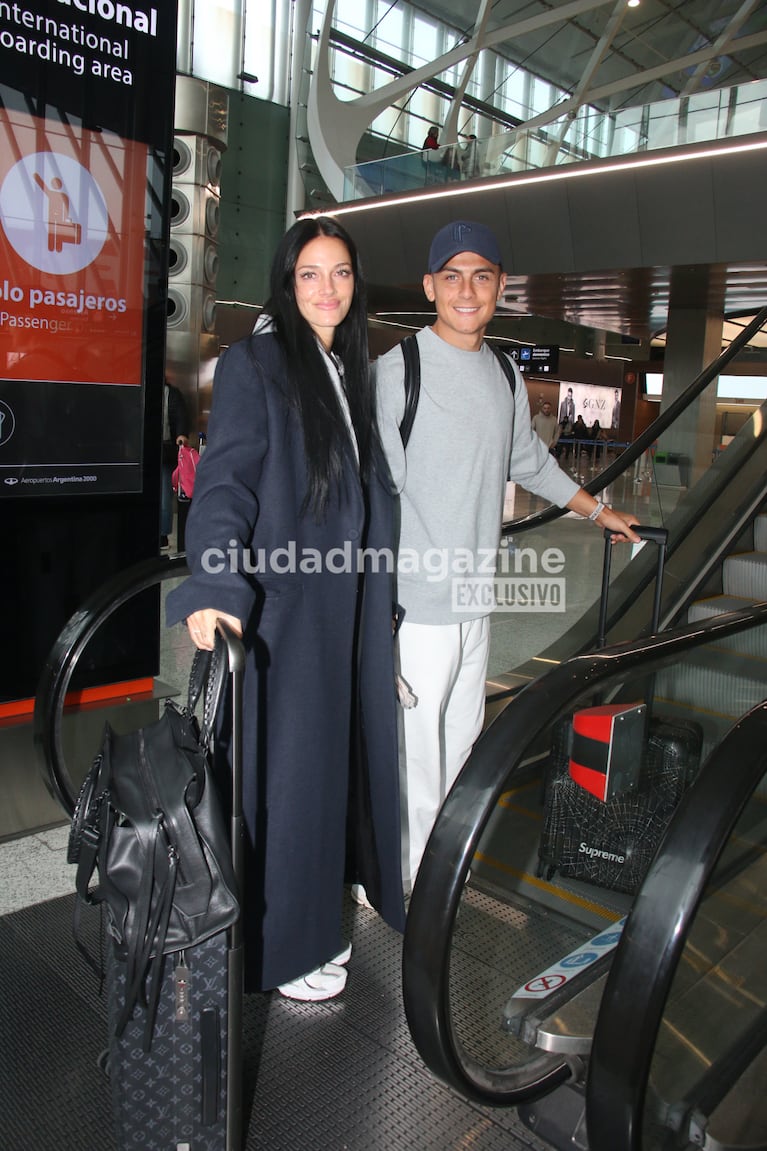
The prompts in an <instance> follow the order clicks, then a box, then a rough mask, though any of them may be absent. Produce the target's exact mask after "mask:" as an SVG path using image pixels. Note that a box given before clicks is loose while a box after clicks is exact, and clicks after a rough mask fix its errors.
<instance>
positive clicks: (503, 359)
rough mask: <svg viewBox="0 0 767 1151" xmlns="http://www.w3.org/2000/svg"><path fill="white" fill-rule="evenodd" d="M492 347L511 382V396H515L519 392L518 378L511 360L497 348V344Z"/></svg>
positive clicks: (491, 345)
mask: <svg viewBox="0 0 767 1151" xmlns="http://www.w3.org/2000/svg"><path fill="white" fill-rule="evenodd" d="M490 347H491V348H492V349H493V351H494V352H495V358H496V359H497V360H498V363H499V364H500V365H501V367H502V368H503V372H504V375H505V376H506V379H507V380H508V381H509V387H510V388H511V394H512V396H513V395H514V394H515V392H516V390H517V377H516V376H515V375H514V368H513V367H512V365H511V360H510V359H509V357H508V356H507V355H506V353H505V352H504V351H502V349H501V348H499V347H498V346H497V344H490Z"/></svg>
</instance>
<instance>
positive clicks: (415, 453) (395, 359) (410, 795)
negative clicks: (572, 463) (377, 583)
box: [375, 220, 639, 888]
mask: <svg viewBox="0 0 767 1151" xmlns="http://www.w3.org/2000/svg"><path fill="white" fill-rule="evenodd" d="M426 269H427V270H426V274H425V275H424V277H423V289H424V293H425V295H426V298H427V299H428V300H429V301H430V302H431V303H432V304H433V305H434V307H435V310H436V319H435V321H434V324H433V325H432V326H431V327H427V328H423V329H422V330H421V331H420V332H419V333H418V335H417V337H416V339H417V345H418V351H419V356H420V364H421V388H420V398H419V401H418V408H417V410H416V413H415V419H414V421H413V424H412V430H411V434H410V439H409V441H408V444H407V449H405V447H404V446H403V442H402V437H401V435H400V424H401V422H402V419H403V415H404V411H405V389H404V379H405V370H404V360H403V354H402V350H401V349H400V348H399V347H395V348H393V349H392V350H391V351H389V352H387V353H386V355H384V356H382V357H381V358H380V359H379V360H378V361H377V362H376V366H375V367H376V370H375V376H376V387H377V403H378V413H379V425H380V429H381V437H382V439H383V444H384V450H385V451H386V454H387V458H388V460H389V467H390V469H391V474H392V479H393V481H394V484H395V487H396V489H397V491H398V492H399V498H400V525H401V526H400V539H399V564H398V586H397V600H398V602H399V603H400V604H401V605H402V608H403V609H404V616H403V619H402V623H401V626H400V628H399V632H398V645H399V665H400V674H401V677H402V679H403V680H404V682H405V684H406V685H407V686H408V688H409V689H410V691H411V693H412V697H413V698H414V699H415V701H416V703H415V706H411V707H409V708H405V709H403V712H402V715H403V726H404V757H403V759H402V760H401V768H400V771H401V783H402V787H403V789H404V790H405V791H406V800H407V842H406V844H405V846H404V850H403V868H404V873H405V874H404V882H405V886H406V888H407V887H408V886H411V885H412V884H413V883H414V882H415V878H416V875H417V872H418V868H419V866H420V863H421V858H422V856H423V852H424V850H425V847H426V842H427V840H428V838H429V835H430V833H431V829H432V826H433V824H434V820H435V819H436V817H437V814H438V812H439V809H440V806H441V804H442V802H443V800H444V798H445V795H446V794H447V792H448V791H449V789H450V788H451V787H452V785H453V783H454V782H455V780H456V778H457V776H458V773H459V771H460V770H461V767H462V766H463V764H464V762H465V761H466V759H467V757H468V755H469V753H470V752H471V749H472V746H473V744H474V742H475V740H476V739H477V736H478V735H479V733H480V731H481V728H482V723H483V720H484V713H485V681H486V678H487V665H488V655H489V647H490V625H489V624H490V621H489V615H490V612H491V611H492V606H487V600H486V598H485V597H484V596H482V595H479V594H477V595H475V594H473V593H474V592H475V591H477V592H479V591H481V590H482V588H483V587H484V588H485V589H486V588H487V587H488V581H489V582H490V583H492V582H493V575H494V567H493V572H492V573H491V574H490V575H489V576H488V575H483V576H480V575H478V574H477V573H481V572H483V571H486V570H487V569H486V567H484V566H483V557H484V559H486V557H487V556H488V555H490V556H491V557H495V556H496V555H497V552H498V546H499V543H500V533H501V520H502V510H503V502H504V494H505V489H506V479H507V476H508V477H509V478H510V479H511V480H512V481H514V482H516V483H519V484H521V485H522V486H523V487H525V488H526V489H527V490H528V491H531V492H534V493H535V494H537V495H541V496H543V497H544V498H545V499H547V500H550V501H551V502H552V503H554V504H557V505H559V506H560V507H567V508H570V509H571V510H572V511H575V512H577V513H578V514H579V515H581V516H583V517H584V518H585V519H586V520H590V521H591V522H592V523H596V524H598V526H599V527H601V528H609V529H610V531H612V532H614V533H615V539H616V540H631V541H632V542H634V543H636V542H637V541H638V538H639V537H638V536H637V535H636V534H635V533H634V532H633V531H632V526H631V525H632V522H636V521H635V520H633V518H632V517H628V516H624V515H622V514H621V513H619V512H617V511H614V510H613V509H612V508H609V507H607V506H606V504H604V503H603V502H602V501H601V500H598V499H595V497H594V496H592V495H589V494H588V492H586V491H584V490H583V489H582V488H579V487H578V485H577V484H576V483H575V482H574V481H573V480H572V479H571V478H570V477H569V476H568V475H566V473H565V472H563V471H562V470H561V469H560V468H559V466H558V465H557V463H556V461H555V459H554V457H553V456H552V455H551V454H550V453H549V452H548V450H547V449H546V447H545V446H544V444H543V443H542V442H541V440H540V438H539V437H538V436H537V435H536V434H535V432H534V431H533V428H532V424H531V421H530V405H529V403H528V399H527V392H526V390H525V385H524V382H523V380H522V376H521V375H520V373H519V370H518V369H517V368H516V366H515V365H514V364H513V361H510V363H511V364H512V368H513V371H514V376H515V378H516V385H515V389H514V392H513V393H512V390H511V388H510V386H509V381H508V379H507V376H506V373H505V372H504V370H503V368H502V367H501V365H500V363H499V362H498V360H497V358H496V355H495V353H494V352H493V351H492V349H491V348H490V347H489V346H488V345H487V344H486V343H485V339H484V336H485V331H486V329H487V325H488V324H489V323H490V321H491V320H492V318H493V316H494V314H495V309H496V305H497V303H498V301H499V300H500V299H501V297H502V295H503V291H504V287H505V284H506V276H505V275H504V272H503V266H502V257H501V251H500V248H499V246H498V241H497V239H496V237H495V235H494V234H493V232H492V231H491V230H490V229H489V228H488V227H487V226H486V225H484V224H481V223H477V222H475V221H471V220H456V221H454V222H452V223H450V224H447V225H446V226H445V227H443V228H440V229H439V231H438V232H437V233H436V235H435V236H434V239H433V240H432V243H431V247H430V250H429V255H428V260H427V264H426ZM467 557H472V564H471V565H468V559H467ZM434 558H438V559H439V560H440V566H439V569H438V570H436V571H435V564H434V562H433V559H434ZM442 561H444V562H442ZM469 566H470V570H468V572H467V567H469ZM493 602H494V600H493Z"/></svg>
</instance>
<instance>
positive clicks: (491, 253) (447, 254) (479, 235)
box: [427, 220, 503, 274]
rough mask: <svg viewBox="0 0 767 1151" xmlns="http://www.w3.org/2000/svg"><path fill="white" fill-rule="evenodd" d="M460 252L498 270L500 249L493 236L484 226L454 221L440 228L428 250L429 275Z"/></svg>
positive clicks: (501, 261)
mask: <svg viewBox="0 0 767 1151" xmlns="http://www.w3.org/2000/svg"><path fill="white" fill-rule="evenodd" d="M460 252H474V254H475V255H478V256H483V257H484V258H485V259H486V260H488V261H489V262H490V263H491V264H497V265H498V267H499V268H500V267H501V265H502V263H503V260H502V259H501V249H500V248H499V247H498V241H497V240H496V238H495V235H494V234H493V233H492V232H491V231H490V229H489V228H488V227H487V225H486V224H478V223H476V222H475V221H472V220H456V221H455V222H454V223H452V224H446V225H445V227H444V228H440V230H439V231H438V232H437V234H436V236H435V237H434V239H433V240H432V242H431V247H430V248H429V261H428V264H427V268H428V271H429V273H430V274H433V273H434V272H439V271H440V270H441V269H442V268H444V266H445V264H446V263H447V262H448V260H450V259H451V258H452V257H453V256H457V255H458V254H459V253H460Z"/></svg>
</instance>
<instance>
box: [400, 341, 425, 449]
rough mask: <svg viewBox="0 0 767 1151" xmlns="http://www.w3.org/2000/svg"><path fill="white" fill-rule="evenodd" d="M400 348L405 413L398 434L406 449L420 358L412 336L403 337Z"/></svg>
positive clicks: (416, 395)
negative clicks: (403, 376) (402, 359)
mask: <svg viewBox="0 0 767 1151" xmlns="http://www.w3.org/2000/svg"><path fill="white" fill-rule="evenodd" d="M400 347H401V348H402V356H403V358H404V360H405V411H404V414H403V416H402V423H401V424H400V426H399V434H400V436H401V437H402V446H403V448H406V447H407V442H408V440H409V439H410V432H411V431H412V428H413V420H414V419H415V413H416V408H417V407H418V397H419V395H420V392H421V357H420V356H419V354H418V343H417V341H416V338H415V336H414V335H411V336H405V338H404V340H403V341H402V343H401V345H400Z"/></svg>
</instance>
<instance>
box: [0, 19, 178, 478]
mask: <svg viewBox="0 0 767 1151" xmlns="http://www.w3.org/2000/svg"><path fill="white" fill-rule="evenodd" d="M167 17H168V18H166V16H165V15H164V14H163V9H155V8H151V7H146V6H144V5H140V4H139V5H136V4H131V3H114V2H112V0H47V2H38V3H34V2H31V0H30V2H28V3H13V4H8V3H4V2H2V0H0V498H18V497H23V496H34V495H44V496H57V495H73V494H78V495H89V494H104V493H125V492H141V491H142V486H143V483H144V475H145V467H144V463H145V461H144V459H143V455H144V449H145V436H144V423H145V404H146V382H147V372H148V364H149V360H148V353H147V349H148V348H151V345H152V338H151V337H150V333H149V332H148V318H149V309H150V303H151V299H152V293H153V290H154V291H155V292H156V290H157V283H158V270H157V269H156V268H155V269H153V270H152V269H150V268H149V267H148V260H149V250H150V237H151V235H152V232H155V233H157V232H159V231H160V228H161V220H160V213H161V210H162V195H160V196H158V195H157V194H156V193H157V191H159V192H160V193H161V192H162V180H161V178H158V173H157V156H156V153H154V151H153V145H154V144H155V142H156V141H155V140H154V139H153V134H154V133H155V132H157V131H161V132H162V143H163V144H165V143H166V141H167V131H168V117H169V116H170V115H172V76H173V65H174V58H173V46H174V44H175V5H168V13H167ZM161 60H162V61H163V64H164V72H165V89H166V90H167V91H168V93H169V96H170V99H169V101H168V107H167V109H165V111H164V114H160V115H158V114H157V111H158V109H157V105H155V116H154V123H153V117H152V115H151V100H152V93H153V91H154V93H155V96H156V93H157V87H156V84H157V79H158V78H159V76H160V75H161V74H162V68H161V67H160V61H161ZM168 76H169V77H170V84H168ZM153 83H154V87H153ZM157 143H160V141H157ZM153 190H154V192H155V197H154V201H153V197H152V191H153ZM153 276H154V279H155V284H154V286H153V282H152V279H153ZM155 342H156V336H155ZM150 358H151V355H150ZM157 359H158V361H159V364H160V365H161V362H162V349H161V347H160V349H159V354H158V356H157ZM157 371H159V372H160V373H161V371H162V368H161V366H159V367H158V368H157Z"/></svg>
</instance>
